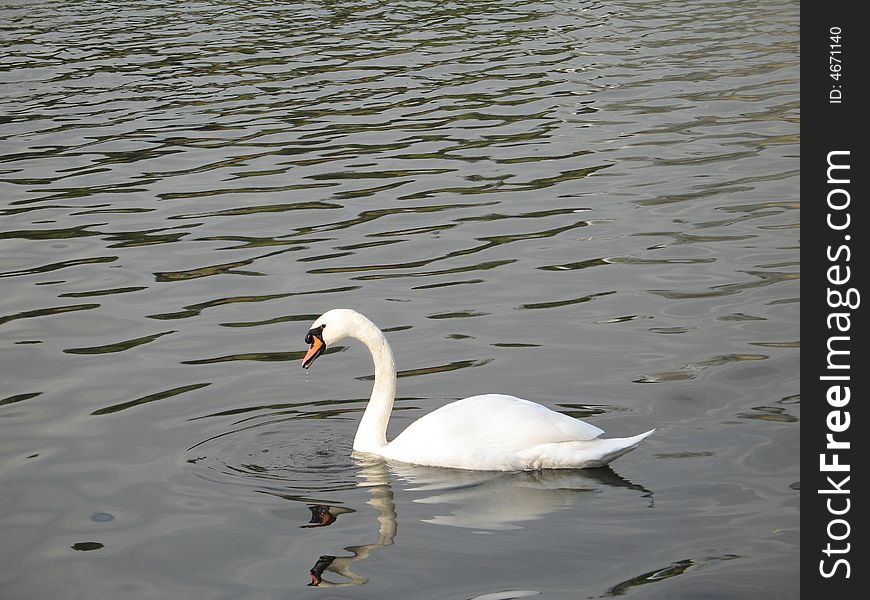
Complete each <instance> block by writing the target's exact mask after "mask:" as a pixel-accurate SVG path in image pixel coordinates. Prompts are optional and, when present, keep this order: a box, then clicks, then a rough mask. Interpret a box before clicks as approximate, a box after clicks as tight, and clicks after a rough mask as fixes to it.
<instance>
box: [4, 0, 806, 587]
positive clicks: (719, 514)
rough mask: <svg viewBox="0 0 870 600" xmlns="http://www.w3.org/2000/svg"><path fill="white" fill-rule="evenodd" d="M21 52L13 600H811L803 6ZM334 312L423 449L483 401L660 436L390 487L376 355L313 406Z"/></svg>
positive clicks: (24, 19) (266, 33) (345, 11)
mask: <svg viewBox="0 0 870 600" xmlns="http://www.w3.org/2000/svg"><path fill="white" fill-rule="evenodd" d="M0 18H2V20H3V22H4V23H6V24H7V25H5V28H4V34H5V35H4V36H3V37H2V39H0V46H2V49H3V52H2V56H3V58H2V59H0V91H2V93H0V107H2V111H0V137H2V139H3V144H2V149H0V289H2V294H0V355H2V358H0V360H2V363H0V364H2V365H3V374H2V378H0V486H2V489H3V490H4V498H3V500H2V505H3V508H4V510H3V511H0V512H2V515H0V526H2V528H3V532H4V540H6V542H7V543H6V544H4V545H3V547H2V549H0V558H2V560H0V587H2V588H3V589H4V591H8V593H9V594H11V595H12V596H14V597H16V598H45V597H57V598H63V597H68V598H79V597H88V598H117V597H125V598H138V597H177V598H183V597H190V596H197V597H202V598H237V597H264V598H266V597H269V598H271V597H278V596H281V597H283V596H284V595H286V594H290V595H291V596H294V595H295V594H296V592H297V591H298V590H299V589H300V587H304V586H305V585H306V584H308V583H310V582H311V579H310V576H309V573H308V572H309V569H311V568H312V565H313V564H315V561H316V560H317V558H318V557H319V556H321V555H323V556H335V557H336V561H337V562H336V561H333V562H332V563H330V565H331V566H332V568H333V571H329V570H328V569H327V567H324V569H326V571H325V573H326V575H324V579H326V580H328V581H335V582H339V583H342V582H345V583H346V582H361V581H362V579H364V580H365V581H366V585H363V586H360V587H357V588H356V589H355V590H354V594H355V596H354V597H363V598H365V597H371V598H384V597H405V598H422V597H444V598H448V597H450V598H453V597H461V598H472V597H474V598H479V599H484V598H520V597H527V596H531V595H532V594H537V595H541V596H542V597H545V596H549V595H556V596H560V595H562V596H564V595H569V596H571V597H575V596H577V597H600V596H605V597H608V596H619V595H629V594H632V593H635V594H636V593H640V592H643V593H644V594H649V593H654V592H655V593H658V594H661V595H663V596H667V597H669V598H681V597H697V596H698V595H701V596H703V595H708V594H709V593H710V592H711V590H715V591H716V593H718V594H719V595H721V596H723V597H733V598H746V597H753V596H756V595H758V590H760V589H764V590H765V598H775V597H782V598H789V597H793V596H794V595H796V593H797V588H796V586H797V583H796V577H795V575H796V571H797V567H796V564H795V563H796V560H797V555H798V543H797V530H798V529H797V528H798V492H799V488H800V486H799V482H798V468H797V464H796V459H795V456H796V455H797V452H796V450H797V444H798V426H799V419H800V403H799V387H798V380H797V366H798V356H799V339H800V335H799V329H798V313H799V281H798V277H799V275H798V272H799V262H798V246H799V238H798V235H799V214H798V210H797V209H798V208H799V200H798V183H797V173H798V155H799V153H798V142H799V101H798V88H799V86H798V58H797V43H798V10H797V5H795V4H793V3H788V2H765V3H762V4H761V5H759V4H758V3H754V2H753V3H749V2H741V1H736V2H730V3H725V4H722V3H715V2H701V3H693V4H691V5H668V4H661V3H643V2H641V3H631V4H619V3H617V4H613V3H608V4H600V3H596V2H581V1H577V0H569V1H553V2H532V3H528V2H515V1H512V0H489V1H486V2H474V3H462V2H454V3H449V2H448V3H435V2H428V1H423V0H421V1H395V2H394V1H388V2H371V1H368V0H351V1H349V2H321V1H318V2H302V3H294V4H289V5H288V4H283V3H272V2H248V3H235V2H227V1H222V0H204V1H202V2H191V3H182V4H179V3H168V2H163V1H161V0H154V1H150V2H143V3H137V4H135V5H130V4H123V3H121V4H119V3H84V4H83V3H73V2H66V1H64V0H46V1H44V2H36V3H33V2H24V1H22V2H17V3H16V2H13V3H8V2H7V3H4V4H3V5H2V7H0ZM336 306H348V307H353V308H356V309H358V310H360V311H362V312H364V313H365V314H367V315H368V316H370V317H371V318H372V319H373V320H374V321H375V322H376V323H378V324H379V325H381V326H382V327H383V328H384V330H385V331H386V332H387V335H388V337H389V339H390V340H391V343H392V344H393V348H394V350H395V351H396V353H397V360H398V368H399V371H400V372H399V376H400V379H399V398H398V399H397V402H396V407H395V411H394V414H393V419H392V422H391V428H390V434H391V435H395V433H396V432H398V431H400V430H401V429H402V428H403V427H404V426H406V425H407V424H408V423H410V422H411V421H412V420H413V419H416V418H417V417H419V416H420V415H421V414H424V413H425V412H428V411H430V410H432V409H434V408H436V407H438V406H440V405H441V404H443V403H445V402H447V401H449V400H453V399H456V398H460V397H464V396H468V395H472V394H476V393H482V392H503V393H510V394H515V395H519V396H522V397H527V398H530V399H533V400H536V401H539V402H541V403H543V404H545V405H547V406H550V407H551V408H554V409H557V410H561V411H563V412H566V413H568V414H571V415H574V416H577V417H579V418H584V419H589V420H590V421H592V422H594V423H595V424H596V425H600V426H602V427H603V428H604V429H606V430H608V431H609V432H612V433H613V434H614V435H623V434H626V435H627V434H628V433H631V432H634V431H641V430H645V429H644V428H651V427H656V428H657V434H656V435H655V436H654V437H653V438H651V439H650V440H648V442H647V443H646V444H645V446H644V447H642V448H641V449H639V450H637V451H635V452H633V453H632V454H631V455H628V456H626V457H624V458H622V459H620V460H619V461H618V462H616V463H614V465H613V468H614V471H607V472H604V473H602V472H589V473H577V474H571V475H567V474H563V475H559V476H558V477H549V476H547V475H545V474H539V475H529V474H526V475H509V476H507V475H503V476H497V477H495V476H492V477H491V476H490V475H484V474H461V473H449V472H448V473H443V472H437V471H436V472H423V471H421V470H419V469H414V468H409V467H401V466H397V465H390V466H389V467H383V466H381V468H380V469H381V470H380V471H377V473H375V474H373V473H372V467H371V465H368V466H367V465H360V464H358V463H356V462H355V461H353V460H352V459H351V458H350V440H351V439H352V437H353V432H354V429H355V427H356V423H357V421H358V418H359V416H360V414H361V412H362V410H363V408H364V404H365V398H366V394H367V391H368V386H369V385H370V373H371V366H370V363H369V359H368V357H367V356H366V354H365V352H364V351H361V350H360V348H357V347H355V346H352V345H349V346H347V347H336V348H331V349H330V352H331V353H332V352H335V353H337V354H334V355H332V356H330V357H327V358H324V359H323V360H322V361H321V362H320V363H318V368H317V370H316V371H315V372H314V373H311V374H309V375H305V374H303V373H302V372H301V369H299V366H298V361H299V360H300V359H301V357H302V355H303V353H304V344H303V342H302V337H303V336H304V333H305V331H306V330H307V327H308V324H309V323H310V322H311V321H313V320H314V319H315V318H316V317H317V316H318V315H319V314H320V313H322V312H324V311H325V310H326V309H328V308H332V307H336ZM372 478H375V479H376V480H377V481H376V483H372V482H371V481H370V480H371V479H372ZM565 478H567V479H569V480H567V481H566V480H565ZM574 479H576V480H577V481H574ZM578 482H580V483H578ZM652 491H654V492H655V494H654V496H653V494H652ZM653 498H654V501H653ZM311 506H327V507H331V509H330V510H334V511H338V512H339V513H340V514H338V515H337V516H336V519H335V520H334V521H333V522H331V523H330V524H329V525H328V526H321V527H301V526H300V525H305V524H306V523H308V520H309V519H310V518H311V516H312V513H311V509H310V508H309V507H311ZM388 506H391V507H392V508H389V509H388V508H386V507H388ZM385 511H386V512H385ZM390 514H392V515H394V518H393V521H394V523H393V524H392V525H390V524H389V523H388V521H389V520H390V519H389V518H387V517H388V516H389V515H390ZM98 515H99V516H98ZM439 525H454V526H449V527H441V526H439ZM390 527H392V528H393V529H394V530H395V531H392V533H390V532H389V531H388V530H389V529H390ZM385 528H386V529H385ZM388 538H390V539H391V542H390V547H389V548H387V547H386V546H387V543H386V540H387V539H388ZM372 544H374V545H372ZM351 548H353V550H351ZM363 555H365V556H364V558H365V560H364V561H363V560H362V557H363ZM348 556H350V557H354V558H352V559H348V558H347V557H348ZM342 557H344V558H342ZM343 569H349V570H350V571H348V572H352V573H354V575H353V576H351V575H344V576H342V575H341V573H342V572H343V571H342V570H343ZM738 574H739V576H738ZM355 577H360V578H362V579H355ZM638 586H642V587H640V588H639V587H638ZM436 590H437V591H436Z"/></svg>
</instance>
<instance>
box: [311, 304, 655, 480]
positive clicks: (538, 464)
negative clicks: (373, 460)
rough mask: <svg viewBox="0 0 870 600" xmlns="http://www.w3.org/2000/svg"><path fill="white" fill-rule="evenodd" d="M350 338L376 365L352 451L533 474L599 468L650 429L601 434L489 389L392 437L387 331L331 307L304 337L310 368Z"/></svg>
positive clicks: (353, 313)
mask: <svg viewBox="0 0 870 600" xmlns="http://www.w3.org/2000/svg"><path fill="white" fill-rule="evenodd" d="M345 337H353V338H356V339H358V340H360V341H361V342H363V343H364V344H365V345H366V346H367V347H368V349H369V351H370V352H371V354H372V359H373V360H374V364H375V384H374V387H373V389H372V396H371V399H370V400H369V403H368V406H367V407H366V410H365V413H364V414H363V417H362V420H361V421H360V424H359V428H358V429H357V433H356V437H355V438H354V442H353V449H354V451H355V452H360V453H366V454H374V455H377V456H381V457H383V458H386V459H388V460H394V461H399V462H405V463H412V464H418V465H425V466H432V467H451V468H456V469H473V470H482V471H529V470H537V469H580V468H586V467H601V466H604V465H606V464H607V463H609V462H610V461H612V460H613V459H615V458H617V457H619V456H622V455H623V454H625V453H626V452H629V451H631V450H634V449H635V448H636V447H637V446H638V445H639V444H640V442H641V441H642V440H643V439H644V438H646V437H647V436H648V435H650V434H652V433H653V431H655V430H654V429H653V430H650V431H647V432H646V433H642V434H640V435H636V436H634V437H629V438H611V439H599V436H600V435H601V434H602V433H604V431H602V430H601V429H599V428H598V427H595V426H594V425H590V424H589V423H585V422H583V421H581V420H579V419H574V418H572V417H569V416H567V415H563V414H562V413H558V412H555V411H552V410H550V409H548V408H545V407H543V406H541V405H540V404H536V403H534V402H529V401H528V400H523V399H521V398H514V397H513V396H503V395H501V394H485V395H482V396H472V397H470V398H465V399H463V400H457V401H456V402H452V403H450V404H448V405H446V406H442V407H441V408H439V409H437V410H435V411H433V412H431V413H429V414H427V415H424V416H423V417H421V418H420V419H418V420H417V421H415V422H414V423H411V424H410V425H409V426H408V427H407V429H405V431H403V432H402V433H401V434H399V435H398V436H396V438H395V439H394V440H393V441H391V442H389V443H388V442H387V438H386V432H387V423H388V422H389V419H390V413H391V412H392V409H393V400H394V399H395V397H396V364H395V361H394V359H393V353H392V350H391V349H390V346H389V344H388V343H387V339H386V338H385V337H384V334H383V333H382V332H381V330H380V329H378V328H377V327H376V326H375V325H374V324H373V323H372V322H371V321H369V320H368V319H367V318H366V317H364V316H363V315H361V314H359V313H358V312H356V311H353V310H347V309H334V310H331V311H329V312H327V313H324V314H323V315H322V316H321V317H320V318H318V319H317V320H316V321H315V322H314V324H313V325H312V327H311V330H310V331H309V332H308V336H306V340H305V341H306V342H308V343H309V344H311V347H310V349H309V351H308V354H307V355H306V356H305V359H304V361H303V367H306V368H307V367H309V366H310V365H311V363H312V362H314V360H315V359H316V358H317V357H318V356H320V354H321V353H322V352H323V350H324V349H325V348H326V346H327V345H329V344H333V343H335V342H337V341H338V340H340V339H342V338H345Z"/></svg>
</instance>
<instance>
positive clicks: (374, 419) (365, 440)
mask: <svg viewBox="0 0 870 600" xmlns="http://www.w3.org/2000/svg"><path fill="white" fill-rule="evenodd" d="M360 317H362V315H360ZM350 335H351V337H355V338H356V339H358V340H359V341H361V342H362V343H363V344H365V345H366V347H367V348H368V349H369V352H371V354H372V361H374V364H375V384H374V387H373V388H372V397H371V398H370V399H369V403H368V406H366V411H365V413H363V416H362V420H361V421H360V423H359V428H358V429H357V430H356V437H355V438H354V439H353V449H354V450H355V451H357V452H369V453H372V454H378V453H379V452H378V451H379V450H380V449H381V448H383V447H384V446H386V445H387V423H389V421H390V413H391V412H392V410H393V400H394V399H395V398H396V361H395V360H394V359H393V351H392V350H391V349H390V345H389V344H388V343H387V338H386V337H384V334H383V333H382V332H381V330H380V329H378V328H377V327H376V326H375V325H374V323H372V322H371V321H369V320H368V319H366V318H365V317H362V318H361V319H357V323H356V327H355V330H354V331H353V332H352V333H351V334H350Z"/></svg>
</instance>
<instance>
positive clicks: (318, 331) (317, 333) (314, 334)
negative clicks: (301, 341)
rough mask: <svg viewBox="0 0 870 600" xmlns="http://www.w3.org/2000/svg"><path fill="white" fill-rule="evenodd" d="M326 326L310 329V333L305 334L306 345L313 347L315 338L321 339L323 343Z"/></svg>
mask: <svg viewBox="0 0 870 600" xmlns="http://www.w3.org/2000/svg"><path fill="white" fill-rule="evenodd" d="M325 327H326V325H321V326H320V327H315V328H314V329H309V330H308V333H306V334H305V343H306V344H308V345H311V344H313V343H314V338H319V339H320V341H321V342H322V341H323V329H324V328H325Z"/></svg>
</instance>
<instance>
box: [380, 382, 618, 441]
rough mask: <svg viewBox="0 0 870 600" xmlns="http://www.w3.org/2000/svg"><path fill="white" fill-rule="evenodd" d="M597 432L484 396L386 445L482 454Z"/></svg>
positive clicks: (425, 420) (511, 400)
mask: <svg viewBox="0 0 870 600" xmlns="http://www.w3.org/2000/svg"><path fill="white" fill-rule="evenodd" d="M602 433H604V431H603V430H601V429H599V428H598V427H595V426H594V425H590V424H589V423H586V422H584V421H581V420H579V419H575V418H573V417H569V416H568V415H563V414H562V413H558V412H555V411H553V410H550V409H548V408H546V407H544V406H541V405H540V404H536V403H534V402H529V401H528V400H523V399H521V398H515V397H513V396H503V395H500V394H485V395H483V396H472V397H470V398H465V399H463V400H457V401H456V402H453V403H451V404H448V405H446V406H443V407H441V408H439V409H438V410H435V411H433V412H431V413H429V414H427V415H425V416H423V417H421V418H420V419H419V420H417V421H415V422H414V423H412V424H411V425H409V426H408V428H407V429H406V430H405V431H403V432H402V433H401V434H400V435H399V436H398V437H396V439H395V440H393V441H392V442H391V443H390V444H389V445H390V446H391V447H393V448H395V449H396V450H399V449H401V450H402V451H403V452H409V451H411V450H412V449H413V450H415V451H418V452H422V453H423V454H426V453H428V451H429V450H430V449H432V450H434V449H436V448H437V449H439V451H440V452H442V453H443V452H444V451H445V450H446V449H447V448H453V449H455V450H456V451H458V452H470V453H473V452H476V451H484V450H488V449H493V450H495V449H498V450H500V451H503V452H504V451H509V452H519V451H522V450H525V449H528V448H532V447H534V446H538V445H540V444H545V443H556V442H568V441H586V440H592V439H595V438H597V437H598V436H600V435H601V434H602Z"/></svg>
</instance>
